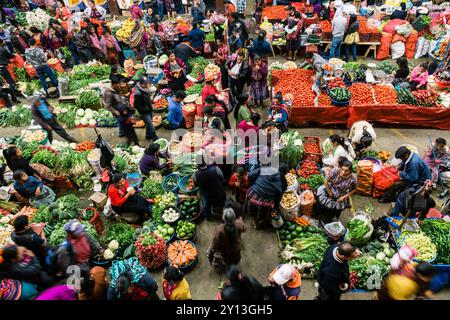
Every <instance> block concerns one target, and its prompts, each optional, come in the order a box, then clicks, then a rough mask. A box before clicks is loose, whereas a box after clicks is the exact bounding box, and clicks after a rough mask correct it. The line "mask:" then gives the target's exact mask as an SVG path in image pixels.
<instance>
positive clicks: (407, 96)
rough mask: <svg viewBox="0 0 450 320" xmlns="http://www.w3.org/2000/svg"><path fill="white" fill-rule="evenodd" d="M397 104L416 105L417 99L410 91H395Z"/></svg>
mask: <svg viewBox="0 0 450 320" xmlns="http://www.w3.org/2000/svg"><path fill="white" fill-rule="evenodd" d="M397 102H398V103H399V104H412V105H417V104H418V102H417V99H416V98H415V97H414V96H413V94H412V93H411V90H409V89H408V88H399V89H397Z"/></svg>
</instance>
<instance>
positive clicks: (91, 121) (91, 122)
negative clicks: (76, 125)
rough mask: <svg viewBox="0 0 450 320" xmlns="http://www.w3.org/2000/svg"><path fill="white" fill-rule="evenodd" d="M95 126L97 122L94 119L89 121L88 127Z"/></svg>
mask: <svg viewBox="0 0 450 320" xmlns="http://www.w3.org/2000/svg"><path fill="white" fill-rule="evenodd" d="M96 124H97V121H96V120H95V119H90V120H89V125H90V126H95V125H96Z"/></svg>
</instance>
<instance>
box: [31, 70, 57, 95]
mask: <svg viewBox="0 0 450 320" xmlns="http://www.w3.org/2000/svg"><path fill="white" fill-rule="evenodd" d="M36 73H37V74H38V76H39V80H40V81H41V85H42V88H43V89H44V90H45V92H47V90H48V85H47V80H46V79H47V76H48V77H49V78H50V82H51V83H52V85H54V86H55V87H57V86H58V81H57V80H56V76H55V72H54V71H53V70H52V69H51V68H50V67H49V66H48V65H47V64H45V65H43V66H40V67H38V68H36Z"/></svg>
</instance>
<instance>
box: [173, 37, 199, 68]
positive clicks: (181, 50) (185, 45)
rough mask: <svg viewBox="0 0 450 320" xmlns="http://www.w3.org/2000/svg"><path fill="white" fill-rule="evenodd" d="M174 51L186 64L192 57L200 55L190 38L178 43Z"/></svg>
mask: <svg viewBox="0 0 450 320" xmlns="http://www.w3.org/2000/svg"><path fill="white" fill-rule="evenodd" d="M173 52H174V53H175V56H176V57H177V58H178V59H181V61H183V62H184V63H185V64H186V65H187V61H188V60H189V59H190V58H195V57H196V56H197V55H198V52H197V51H195V50H194V48H193V47H191V42H190V41H189V40H185V41H183V42H181V43H179V44H177V45H176V46H175V49H174V51H173Z"/></svg>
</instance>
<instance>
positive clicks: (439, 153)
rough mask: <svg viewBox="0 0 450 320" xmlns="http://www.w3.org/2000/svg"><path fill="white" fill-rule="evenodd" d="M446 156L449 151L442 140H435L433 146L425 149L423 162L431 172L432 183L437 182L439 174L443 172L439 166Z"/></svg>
mask: <svg viewBox="0 0 450 320" xmlns="http://www.w3.org/2000/svg"><path fill="white" fill-rule="evenodd" d="M448 156H449V149H448V146H447V141H446V140H445V139H444V138H436V140H435V141H434V144H433V145H431V146H429V147H428V148H427V150H426V152H425V156H424V158H423V160H424V161H425V163H426V164H427V165H428V167H429V168H430V170H431V173H432V177H433V178H432V181H433V183H437V182H438V180H439V174H440V172H441V171H444V170H445V169H443V168H441V164H442V161H443V160H444V159H446V158H448Z"/></svg>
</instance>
